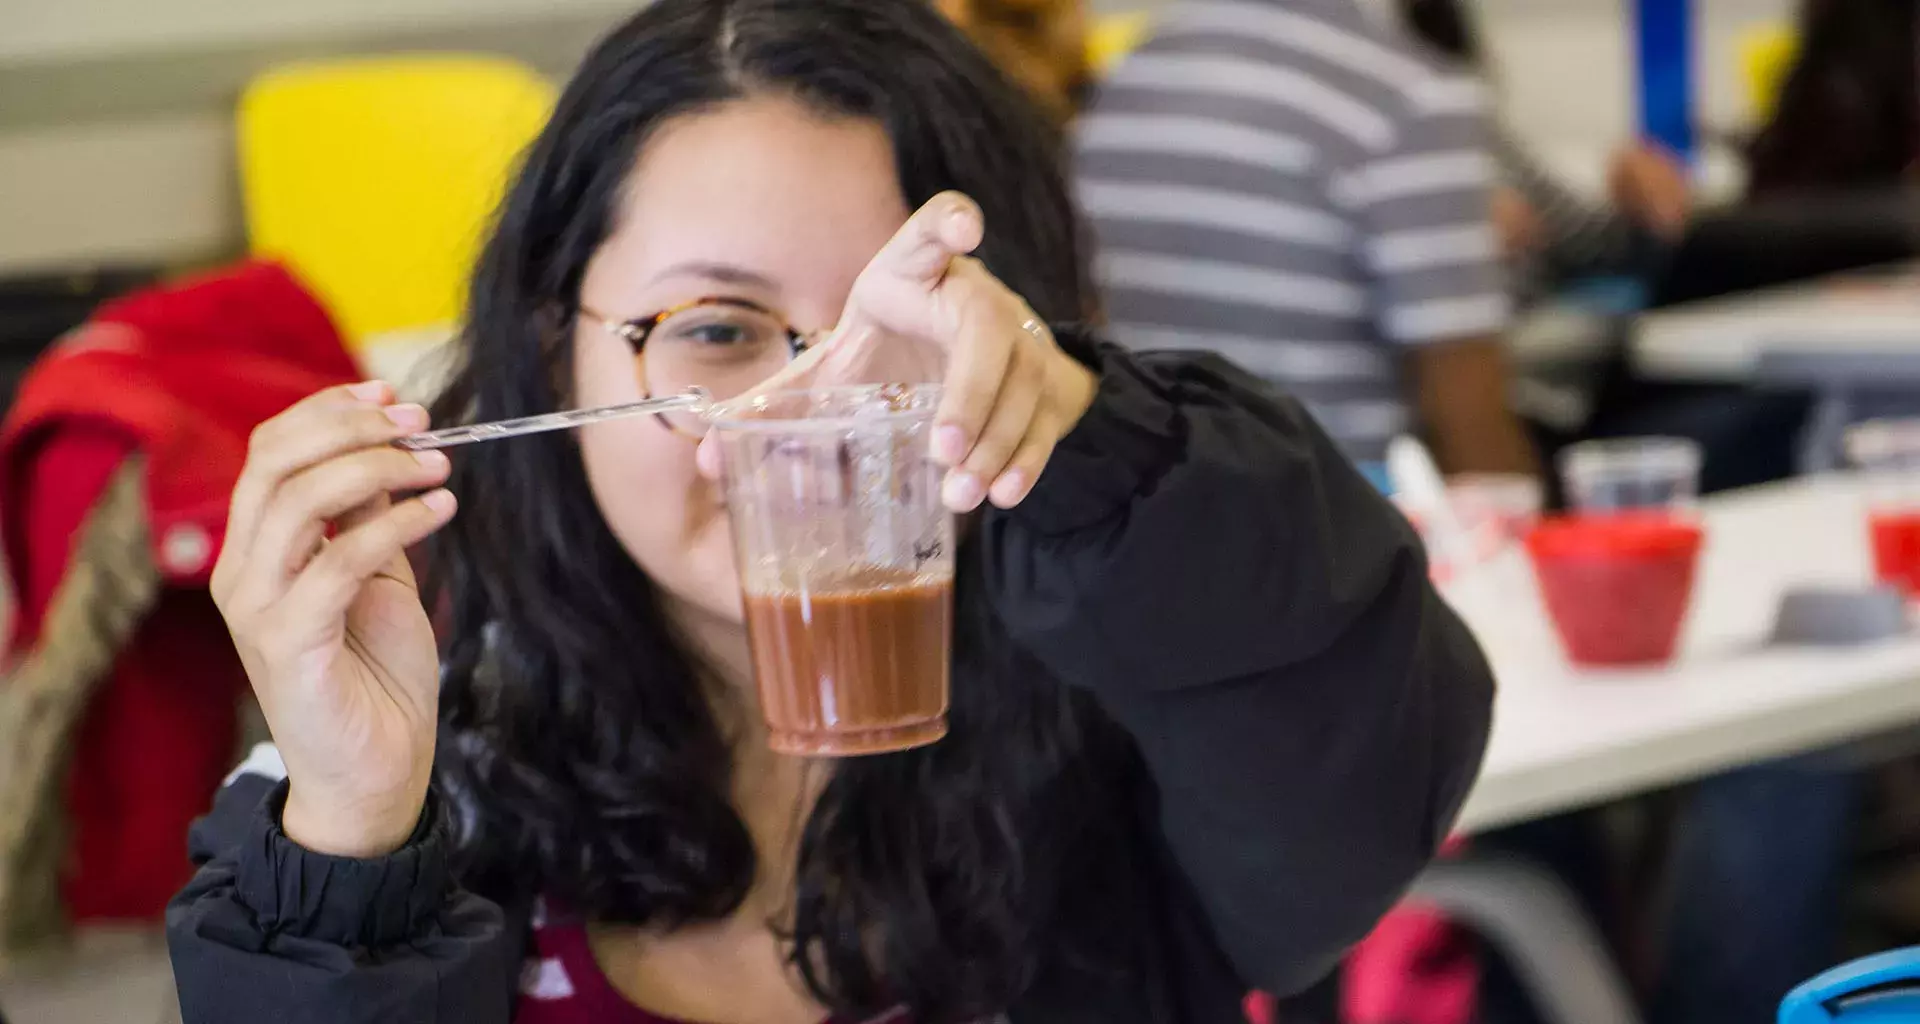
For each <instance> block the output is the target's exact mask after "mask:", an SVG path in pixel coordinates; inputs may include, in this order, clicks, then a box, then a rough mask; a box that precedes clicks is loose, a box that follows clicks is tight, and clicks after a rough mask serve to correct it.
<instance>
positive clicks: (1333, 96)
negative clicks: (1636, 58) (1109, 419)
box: [1076, 0, 1536, 473]
mask: <svg viewBox="0 0 1920 1024" xmlns="http://www.w3.org/2000/svg"><path fill="white" fill-rule="evenodd" d="M1484 96H1485V93H1484V90H1483V89H1482V88H1481V87H1480V85H1479V83H1477V82H1476V81H1475V80H1474V79H1473V78H1472V76H1470V75H1468V74H1464V73H1462V72H1460V71H1459V70H1458V69H1457V68H1452V67H1448V66H1445V65H1444V64H1443V63H1442V62H1441V61H1438V60H1436V59H1434V58H1432V57H1431V56H1430V55H1429V54H1428V53H1427V52H1426V51H1425V48H1424V47H1421V46H1419V45H1418V44H1416V43H1414V42H1413V41H1411V40H1410V39H1408V38H1407V37H1406V36H1405V35H1404V34H1403V33H1402V32H1401V31H1400V30H1399V29H1398V28H1396V27H1394V26H1392V25H1387V24H1381V23H1379V22H1377V21H1376V20H1375V19H1373V18H1372V17H1370V16H1369V15H1368V14H1367V13H1366V12H1365V11H1363V10H1362V8H1361V7H1360V5H1359V3H1358V2H1357V0H1253V2H1247V3H1238V4H1209V3H1197V2H1195V3H1188V2H1176V3H1174V4H1171V5H1170V6H1168V7H1167V8H1166V9H1165V11H1164V12H1162V14H1161V16H1160V17H1159V19H1158V25H1157V27H1156V30H1155V32H1154V34H1153V36H1152V37H1151V38H1149V39H1148V40H1147V41H1146V42H1145V43H1144V44H1143V45H1142V46H1141V47H1140V48H1139V49H1138V50H1136V51H1135V52H1134V53H1133V54H1132V55H1130V56H1129V57H1128V58H1127V60H1126V61H1124V62H1123V63H1122V64H1121V65H1120V66H1119V67H1118V68H1117V69H1115V71H1114V73H1113V75H1112V77H1111V78H1110V79H1108V80H1107V81H1105V82H1103V83H1102V84H1101V86H1100V87H1099V89H1098V90H1097V95H1096V98H1095V99H1094V101H1093V103H1092V104H1091V106H1090V108H1089V110H1088V113H1087V115H1086V117H1085V118H1083V120H1082V122H1081V124H1080V125H1079V127H1078V134H1077V147H1078V159H1077V163H1076V173H1077V175H1078V188H1079V195H1080V201H1081V203H1082V205H1083V207H1084V208H1085V210H1086V212H1087V215H1088V218H1089V220H1090V221H1091V223H1092V227H1093V230H1094V234H1095V236H1096V242H1097V244H1098V250H1099V259H1098V263H1097V274H1098V279H1099V283H1100V285H1101V286H1102V289H1103V298H1104V299H1105V302H1106V316H1107V321H1108V327H1109V329H1110V331H1111V333H1112V335H1113V337H1114V338H1116V339H1117V340H1119V341H1121V342H1123V343H1125V344H1127V345H1130V346H1133V347H1136V348H1142V349H1155V348H1168V347H1179V348H1200V349H1209V350H1213V351H1217V352H1220V353H1222V354H1225V355H1227V356H1228V357H1230V358H1232V359H1233V360H1235V361H1236V362H1238V363H1240V364H1241V365H1242V366H1244V367H1246V368H1248V369H1249V370H1251V371H1253V372H1254V373H1256V374H1258V375H1259V376H1261V377H1263V378H1265V379H1267V380H1269V381H1272V382H1274V383H1276V384H1278V385H1280V386H1281V387H1282V388H1284V389H1286V390H1287V391H1289V392H1291V393H1292V394H1294V395H1297V396H1298V397H1299V398H1300V399H1301V400H1302V401H1304V402H1305V403H1306V404H1307V406H1308V407H1309V408H1310V409H1311V410H1312V411H1313V412H1314V414H1315V415H1316V416H1317V417H1319V419H1320V420H1321V422H1322V423H1323V424H1324V425H1325V426H1326V427H1327V429H1328V430H1329V431H1330V432H1331V433H1332V434H1333V435H1334V437H1335V438H1336V439H1337V440H1338V441H1339V442H1340V443H1341V445H1342V446H1343V448H1344V449H1345V450H1346V451H1347V453H1348V454H1349V455H1350V456H1351V457H1352V458H1354V459H1355V460H1356V461H1357V462H1359V463H1361V464H1362V465H1363V467H1369V468H1377V467H1378V464H1379V462H1380V460H1381V459H1382V458H1383V457H1384V454H1385V450H1386V446H1387V443H1388V441H1389V440H1391V439H1392V438H1393V437H1394V436H1396V435H1399V434H1403V433H1409V432H1412V433H1418V434H1421V435H1423V436H1424V437H1425V438H1426V440H1427V441H1428V443H1429V444H1430V445H1431V446H1432V448H1433V450H1434V453H1435V456H1436V458H1437V459H1438V461H1439V462H1440V464H1441V467H1442V468H1443V469H1444V470H1446V471H1448V472H1456V473H1458V472H1469V471H1480V472H1520V473H1533V472H1535V471H1536V460H1535V455H1534V452H1533V449H1532V446H1531V444H1530V443H1529V441H1528V439H1527V437H1526V434H1525V432H1524V430H1523V429H1522V427H1521V425H1520V423H1519V421H1518V420H1517V419H1516V418H1515V416H1514V415H1513V414H1512V412H1511V411H1510V410H1509V408H1508V404H1507V385H1508V375H1507V365H1506V357H1505V352H1504V348H1503V345H1502V342H1501V335H1502V332H1503V331H1504V330H1505V329H1506V327H1507V322H1508V313H1509V298H1508V293H1507V288H1508V285H1507V280H1506V275H1505V272H1504V270H1503V268H1502V265H1501V264H1502V253H1501V246H1500V242H1499V239H1498V236H1497V233H1496V231H1495V230H1494V227H1493V224H1492V222H1491V220H1490V217H1489V212H1488V211H1489V208H1490V205H1491V203H1492V190H1493V188H1494V186H1495V179H1494V175H1493V162H1492V161H1491V159H1490V158H1489V153H1490V148H1489V147H1490V145H1491V142H1490V139H1489V136H1488V133H1487V125H1486V109H1485V102H1484Z"/></svg>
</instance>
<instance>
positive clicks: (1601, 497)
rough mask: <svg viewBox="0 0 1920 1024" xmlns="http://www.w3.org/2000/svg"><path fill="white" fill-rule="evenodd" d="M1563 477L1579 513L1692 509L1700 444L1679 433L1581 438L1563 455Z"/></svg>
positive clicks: (1571, 505) (1697, 493) (1572, 505)
mask: <svg viewBox="0 0 1920 1024" xmlns="http://www.w3.org/2000/svg"><path fill="white" fill-rule="evenodd" d="M1560 477H1561V480H1562V481H1563V482H1564V483H1565V484H1566V491H1567V505H1568V507H1569V508H1571V509H1573V510H1574V511H1577V512H1582V513H1589V514H1592V513H1609V512H1630V511H1631V512H1653V511H1660V510H1664V511H1667V512H1669V513H1676V512H1691V511H1692V509H1693V507H1694V503H1695V501H1696V500H1697V499H1698V498H1699V496H1700V446H1699V445H1698V444H1695V443H1694V442H1692V441H1689V440H1686V439H1685V438H1678V437H1628V438H1620V439H1617V440H1606V441H1583V442H1581V443H1579V444H1576V445H1571V446H1569V447H1568V448H1567V449H1566V450H1565V451H1563V452H1561V453H1560Z"/></svg>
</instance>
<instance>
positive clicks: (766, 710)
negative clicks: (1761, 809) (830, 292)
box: [712, 385, 954, 756]
mask: <svg viewBox="0 0 1920 1024" xmlns="http://www.w3.org/2000/svg"><path fill="white" fill-rule="evenodd" d="M939 398H940V389H939V388H938V387H936V386H913V387H909V386H900V385H885V386H871V387H848V388H828V389H820V390H814V391H792V392H777V393H774V394H769V395H766V396H763V397H761V398H759V399H757V400H756V401H754V402H753V403H752V404H751V405H749V406H747V407H744V408H737V409H732V410H729V411H728V412H727V413H726V414H725V415H723V416H721V417H720V418H718V419H716V420H715V421H714V423H713V426H712V429H713V431H714V432H715V434H716V438H717V440H718V442H719V444H720V445H721V451H722V455H723V457H724V459H725V463H726V471H725V477H726V489H727V508H728V511H729V513H730V515H731V519H732V525H733V539H734V550H735V553H736V556H737V562H738V565H739V574H740V588H741V592H742V600H743V603H744V606H745V611H746V623H747V638H748V643H749V646H750V647H751V648H752V654H753V671H754V680H755V684H756V687H755V688H756V690H757V692H758V694H759V698H760V710H761V713H762V715H763V717H764V718H765V720H766V723H767V729H768V734H769V739H768V742H769V744H770V745H771V746H772V748H773V749H774V750H776V751H779V752H781V753H787V754H801V755H809V756H847V755H856V754H877V753H886V752H889V751H896V750H905V749H907V748H910V747H917V746H921V745H923V744H927V743H932V742H934V741H935V740H938V739H939V738H940V737H942V736H944V735H946V731H947V722H946V714H947V687H948V666H949V661H950V650H951V646H952V633H953V543H954V541H953V517H952V515H951V514H950V513H948V511H947V510H946V508H945V506H943V505H942V504H941V503H940V481H941V478H942V475H943V471H942V469H941V467H940V466H939V465H938V464H936V463H935V462H934V461H933V459H932V457H931V455H930V454H929V433H930V431H931V430H932V429H933V414H934V409H935V406H936V405H938V403H939Z"/></svg>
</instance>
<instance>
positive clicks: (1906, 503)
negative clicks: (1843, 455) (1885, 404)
mask: <svg viewBox="0 0 1920 1024" xmlns="http://www.w3.org/2000/svg"><path fill="white" fill-rule="evenodd" d="M1846 451H1847V459H1848V461H1850V462H1852V463H1853V465H1854V466H1855V467H1856V468H1857V469H1858V470H1859V472H1860V479H1861V483H1862V489H1863V490H1862V493H1863V495H1864V498H1865V501H1866V511H1867V536H1868V540H1869V543H1870V544H1871V545H1872V548H1873V571H1874V576H1875V577H1876V578H1878V579H1879V580H1880V582H1882V583H1886V584H1889V585H1891V586H1895V587H1899V588H1900V589H1901V590H1903V591H1905V592H1906V594H1907V596H1908V597H1915V596H1920V419H1890V420H1872V421H1869V422H1866V423H1862V424H1860V425H1859V426H1856V427H1854V428H1853V429H1851V430H1849V431H1847V436H1846Z"/></svg>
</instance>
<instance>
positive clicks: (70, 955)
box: [0, 931, 179, 1024]
mask: <svg viewBox="0 0 1920 1024" xmlns="http://www.w3.org/2000/svg"><path fill="white" fill-rule="evenodd" d="M0 1012H4V1013H5V1014H6V1021H7V1024H166V1022H171V1021H177V1020H178V1019H179V1008H178V1004H177V1003H176V1002H175V1000H174V998H173V972H172V969H171V968H170V967H169V965H168V963H167V947H166V944H165V942H164V941H163V940H162V938H161V936H160V934H159V933H158V932H157V931H109V932H93V933H89V934H87V935H85V936H82V937H81V939H80V940H79V942H78V943H77V944H76V945H75V947H74V948H72V949H69V950H66V951H64V952H60V953H54V954H47V955H43V956H37V957H34V958H31V959H28V960H24V961H22V962H19V963H12V964H6V965H0Z"/></svg>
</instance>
